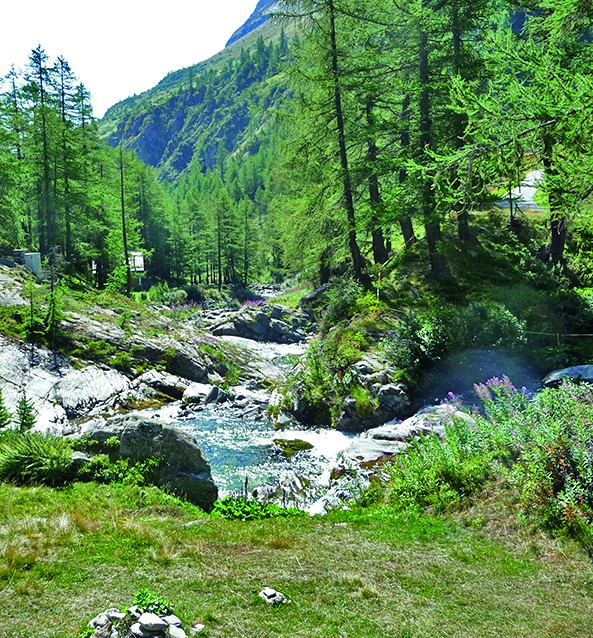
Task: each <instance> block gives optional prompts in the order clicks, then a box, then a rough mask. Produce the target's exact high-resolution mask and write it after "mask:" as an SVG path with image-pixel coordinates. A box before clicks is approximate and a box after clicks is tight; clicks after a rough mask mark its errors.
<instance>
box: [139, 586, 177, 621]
mask: <svg viewBox="0 0 593 638" xmlns="http://www.w3.org/2000/svg"><path fill="white" fill-rule="evenodd" d="M133 604H134V605H138V607H139V608H140V609H141V610H142V611H143V612H146V613H151V614H156V615H157V616H166V615H168V614H173V613H174V609H173V605H172V604H171V603H170V602H169V601H168V600H167V599H166V598H164V597H163V596H159V595H158V594H156V593H155V592H153V591H152V590H150V589H147V588H146V587H142V588H140V589H139V590H138V591H137V592H136V594H135V595H134V603H133Z"/></svg>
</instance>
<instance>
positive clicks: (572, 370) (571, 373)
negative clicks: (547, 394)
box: [542, 365, 593, 388]
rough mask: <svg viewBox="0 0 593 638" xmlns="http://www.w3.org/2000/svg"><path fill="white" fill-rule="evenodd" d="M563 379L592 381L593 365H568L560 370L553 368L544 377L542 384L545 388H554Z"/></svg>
mask: <svg viewBox="0 0 593 638" xmlns="http://www.w3.org/2000/svg"><path fill="white" fill-rule="evenodd" d="M563 381H585V382H587V383H593V365H582V366H570V367H569V368H563V369H562V370H554V372H550V374H548V375H547V376H545V377H544V379H543V381H542V385H543V386H544V387H545V388H556V387H558V386H559V385H561V383H562V382H563Z"/></svg>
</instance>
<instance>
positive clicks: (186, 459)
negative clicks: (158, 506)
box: [87, 414, 218, 511]
mask: <svg viewBox="0 0 593 638" xmlns="http://www.w3.org/2000/svg"><path fill="white" fill-rule="evenodd" d="M87 436H88V437H89V438H90V439H91V440H92V441H97V443H98V444H99V451H103V447H102V446H105V441H107V439H110V438H112V437H116V438H117V439H118V440H119V442H120V444H119V448H115V449H114V448H113V447H109V448H108V450H107V448H105V450H104V451H109V452H110V454H111V455H112V456H113V455H115V456H116V457H121V458H130V459H134V460H138V461H141V460H145V459H148V458H157V459H160V460H161V461H162V463H161V465H160V467H159V473H158V475H157V477H156V480H155V483H156V484H157V485H159V486H161V487H165V488H167V489H170V490H171V491H172V492H174V493H175V494H178V495H180V496H182V497H184V498H187V499H188V500H189V501H191V502H193V503H196V504H197V505H199V506H200V507H201V508H202V509H204V510H206V511H210V510H211V509H212V505H213V504H214V501H215V500H216V499H217V498H218V489H217V487H216V485H215V484H214V482H213V481H212V476H211V472H210V465H209V464H208V461H207V460H206V458H205V457H204V454H203V452H202V450H201V448H200V446H199V445H198V442H197V441H196V439H195V437H194V436H192V435H190V434H189V433H187V432H185V431H183V430H180V429H179V428H175V427H173V426H170V425H167V424H165V423H162V422H160V421H158V420H156V419H146V418H143V417H142V416H139V415H134V414H128V415H125V416H117V417H113V418H111V419H109V421H107V423H106V424H105V425H104V426H103V427H99V428H98V429H94V430H91V431H90V432H88V433H87Z"/></svg>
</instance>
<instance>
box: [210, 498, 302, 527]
mask: <svg viewBox="0 0 593 638" xmlns="http://www.w3.org/2000/svg"><path fill="white" fill-rule="evenodd" d="M211 515H212V516H220V517H222V518H229V519H232V520H239V521H252V520H261V519H264V518H289V517H293V516H303V515H305V512H303V511H301V510H299V509H296V508H294V507H287V508H283V507H280V506H278V505H274V504H273V503H266V504H263V503H260V502H258V501H256V500H254V499H249V498H244V497H240V496H225V497H224V498H223V499H221V500H219V501H216V503H214V508H213V510H212V512H211Z"/></svg>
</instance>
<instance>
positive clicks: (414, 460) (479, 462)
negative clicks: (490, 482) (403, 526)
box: [389, 419, 492, 510]
mask: <svg viewBox="0 0 593 638" xmlns="http://www.w3.org/2000/svg"><path fill="white" fill-rule="evenodd" d="M491 461H492V458H491V454H490V453H489V450H488V447H487V445H485V441H484V439H483V438H482V436H481V434H480V432H474V431H473V430H472V429H471V427H470V425H469V424H468V423H467V422H466V421H465V420H464V419H456V420H454V421H453V423H451V424H449V425H447V426H445V436H444V440H441V439H440V438H439V437H438V436H437V435H436V434H429V435H425V436H423V437H421V438H418V439H414V440H413V441H412V442H411V443H410V446H409V448H408V451H407V453H406V454H404V455H402V456H401V457H400V458H399V459H398V460H397V461H396V462H395V463H394V464H393V465H392V466H391V467H390V487H389V494H390V498H391V500H392V501H393V502H394V503H395V504H397V505H398V506H400V507H410V506H420V507H428V506H433V507H435V508H436V509H438V510H443V509H446V508H447V507H449V506H450V505H451V504H452V503H457V502H460V501H462V500H463V499H465V498H467V497H468V496H470V495H472V494H473V493H475V492H476V491H477V490H479V489H480V488H481V487H482V485H483V484H484V483H485V481H486V480H487V479H488V478H489V476H490V468H491Z"/></svg>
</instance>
